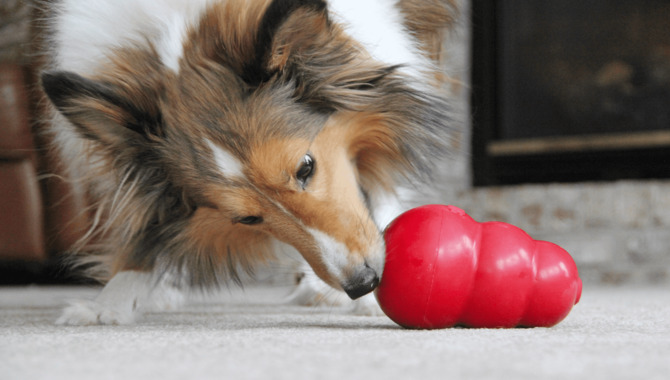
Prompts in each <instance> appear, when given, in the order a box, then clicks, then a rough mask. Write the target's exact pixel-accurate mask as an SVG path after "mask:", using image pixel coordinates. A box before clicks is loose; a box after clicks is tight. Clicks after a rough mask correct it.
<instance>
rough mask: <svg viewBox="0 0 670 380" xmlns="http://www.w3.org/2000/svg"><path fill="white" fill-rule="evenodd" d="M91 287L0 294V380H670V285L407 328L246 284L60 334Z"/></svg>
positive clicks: (594, 293)
mask: <svg viewBox="0 0 670 380" xmlns="http://www.w3.org/2000/svg"><path fill="white" fill-rule="evenodd" d="M97 291H98V289H95V288H86V287H53V286H49V287H36V286H33V287H4V288H0V379H2V380H5V379H6V380H19V379H31V380H35V379H69V380H78V379H123V380H130V379H161V380H170V379H236V380H237V379H291V380H296V379H298V380H299V379H319V380H322V379H323V380H327V379H338V380H344V379H347V380H349V379H366V380H370V379H384V380H389V379H534V380H536V379H562V380H564V379H608V380H611V379H647V380H648V379H659V380H660V379H670V319H669V318H668V317H669V316H670V289H668V288H667V287H665V288H660V287H656V288H633V289H629V288H606V287H589V286H585V288H584V293H583V296H582V299H581V301H580V303H579V304H578V305H576V306H575V307H574V308H573V310H572V312H571V313H570V315H568V317H567V318H566V319H565V320H564V321H563V322H561V323H560V324H558V325H557V326H555V327H552V328H530V329H464V328H452V329H444V330H433V331H415V330H405V329H402V328H400V327H398V326H397V325H395V324H394V323H393V322H392V321H391V320H389V319H388V318H386V317H361V316H354V315H350V314H348V313H347V311H346V310H345V308H337V307H319V308H310V307H300V306H292V305H287V304H285V303H283V301H282V300H283V298H284V297H285V296H286V293H287V289H286V288H270V287H261V286H257V287H248V288H246V289H245V290H244V291H229V292H224V293H222V294H221V295H219V296H217V297H215V298H213V299H208V300H201V301H198V302H193V303H191V304H189V305H188V306H186V307H184V308H183V309H181V310H179V311H174V312H161V313H150V314H147V315H145V316H144V317H143V318H142V319H140V320H139V321H138V323H137V324H135V325H132V326H85V327H69V326H56V325H54V321H55V319H56V318H57V316H58V314H59V310H60V308H61V307H62V306H63V305H64V303H65V301H66V300H68V299H72V298H92V297H94V296H95V294H96V292H97Z"/></svg>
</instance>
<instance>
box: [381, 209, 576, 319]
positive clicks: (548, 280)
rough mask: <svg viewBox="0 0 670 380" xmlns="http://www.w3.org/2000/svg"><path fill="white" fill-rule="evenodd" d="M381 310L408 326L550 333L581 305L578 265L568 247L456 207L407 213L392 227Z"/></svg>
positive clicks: (387, 233)
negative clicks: (530, 329)
mask: <svg viewBox="0 0 670 380" xmlns="http://www.w3.org/2000/svg"><path fill="white" fill-rule="evenodd" d="M385 239H386V266H385V268H384V273H383V275H382V279H381V282H380V284H379V287H378V288H377V290H376V295H377V300H378V301H379V304H380V306H381V308H382V310H383V311H384V313H386V315H388V316H389V318H391V319H392V320H393V321H395V322H396V323H398V324H399V325H401V326H404V327H407V328H418V329H437V328H445V327H452V326H456V325H458V326H468V327H489V328H492V327H517V326H525V327H549V326H553V325H555V324H557V323H558V322H560V321H561V320H563V318H565V317H566V316H567V315H568V313H569V312H570V309H571V308H572V306H573V305H575V304H576V303H577V302H579V298H580V296H581V293H582V282H581V280H580V279H579V276H578V274H577V266H576V265H575V262H574V260H573V259H572V257H570V255H569V254H568V253H567V252H566V251H565V250H563V249H562V248H561V247H559V246H557V245H555V244H553V243H549V242H546V241H539V240H538V241H536V240H533V239H532V238H531V237H530V236H528V234H526V233H525V232H524V231H522V230H521V229H519V228H517V227H515V226H512V225H510V224H507V223H502V222H487V223H478V222H476V221H475V220H473V219H472V218H471V217H470V216H469V215H467V214H466V213H465V212H464V211H463V210H461V209H459V208H457V207H454V206H443V205H428V206H423V207H418V208H415V209H412V210H409V211H407V212H406V213H404V214H402V215H400V216H399V217H398V218H396V219H395V220H394V221H393V222H392V223H391V224H390V225H389V227H388V228H387V229H386V232H385Z"/></svg>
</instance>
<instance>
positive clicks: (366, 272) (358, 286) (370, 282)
mask: <svg viewBox="0 0 670 380" xmlns="http://www.w3.org/2000/svg"><path fill="white" fill-rule="evenodd" d="M377 285H379V276H378V275H377V272H376V271H375V270H374V269H372V268H370V267H368V266H367V265H366V266H365V267H364V268H363V269H362V270H360V271H359V272H358V273H356V274H355V275H354V276H353V277H351V278H350V279H349V281H347V282H346V283H345V284H343V285H342V289H344V291H345V292H346V293H347V295H348V296H349V298H351V299H352V300H355V299H357V298H360V297H363V296H364V295H366V294H368V293H370V292H371V291H373V290H375V288H376V287H377Z"/></svg>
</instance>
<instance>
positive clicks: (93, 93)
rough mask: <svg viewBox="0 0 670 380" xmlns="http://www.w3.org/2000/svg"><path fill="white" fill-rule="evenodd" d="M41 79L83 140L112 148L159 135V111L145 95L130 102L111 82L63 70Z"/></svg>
mask: <svg viewBox="0 0 670 380" xmlns="http://www.w3.org/2000/svg"><path fill="white" fill-rule="evenodd" d="M41 79H42V88H43V89H44V92H45V93H46V95H47V96H48V97H49V99H50V100H51V102H52V103H53V104H54V106H55V107H56V108H57V109H58V110H59V111H60V112H61V113H62V114H63V116H65V117H66V118H67V119H68V120H69V121H70V122H71V123H72V124H73V125H74V126H75V127H76V128H77V130H78V132H79V133H80V134H81V135H82V136H84V137H85V138H88V139H90V140H94V141H97V142H99V143H101V144H103V145H107V146H112V145H116V144H118V143H121V142H122V141H125V140H126V139H128V138H131V139H132V138H138V137H142V136H144V137H146V136H148V135H150V134H152V135H160V134H161V133H162V132H161V131H162V121H161V115H160V112H159V111H158V109H157V106H156V104H155V103H154V102H153V101H150V100H148V99H146V97H144V96H142V99H144V100H140V99H133V98H132V97H130V96H129V95H128V94H125V93H124V92H123V91H122V90H121V89H120V88H119V87H118V86H115V85H113V84H112V83H109V82H104V81H97V80H92V79H88V78H84V77H83V76H81V75H78V74H75V73H72V72H66V71H58V72H45V73H43V74H42V77H41ZM138 97H140V95H138Z"/></svg>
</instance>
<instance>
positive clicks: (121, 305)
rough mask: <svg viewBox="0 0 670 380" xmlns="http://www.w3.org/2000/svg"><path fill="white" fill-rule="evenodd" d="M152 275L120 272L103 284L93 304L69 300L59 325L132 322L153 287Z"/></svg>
mask: <svg viewBox="0 0 670 380" xmlns="http://www.w3.org/2000/svg"><path fill="white" fill-rule="evenodd" d="M156 285H157V284H156V282H155V277H154V276H153V275H152V273H151V272H138V271H122V272H119V273H117V274H116V275H115V276H114V277H112V279H111V280H110V281H109V282H108V283H107V285H105V287H104V288H103V289H102V291H101V292H100V294H99V295H98V296H97V297H96V298H95V300H93V301H72V302H71V303H70V305H69V306H67V307H66V308H65V309H64V310H63V313H62V314H61V316H60V318H58V320H57V321H56V323H57V324H60V325H97V324H99V325H123V324H130V323H133V322H134V321H135V316H136V314H137V312H138V310H139V309H140V308H141V307H143V306H145V304H146V302H147V300H148V298H149V296H150V294H151V293H152V292H153V291H154V290H155V288H156Z"/></svg>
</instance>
